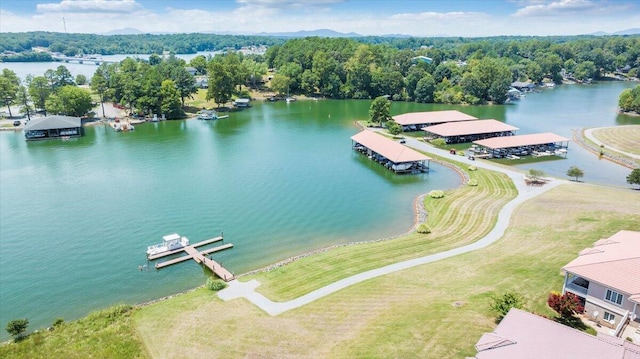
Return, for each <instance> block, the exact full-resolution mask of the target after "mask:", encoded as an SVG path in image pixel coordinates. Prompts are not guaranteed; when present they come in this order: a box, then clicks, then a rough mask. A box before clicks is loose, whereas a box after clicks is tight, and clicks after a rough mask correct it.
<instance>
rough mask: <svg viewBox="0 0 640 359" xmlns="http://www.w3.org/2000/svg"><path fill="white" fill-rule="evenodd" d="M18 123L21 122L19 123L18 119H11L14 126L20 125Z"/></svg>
mask: <svg viewBox="0 0 640 359" xmlns="http://www.w3.org/2000/svg"><path fill="white" fill-rule="evenodd" d="M20 124H21V123H20V120H15V121H13V125H14V126H20Z"/></svg>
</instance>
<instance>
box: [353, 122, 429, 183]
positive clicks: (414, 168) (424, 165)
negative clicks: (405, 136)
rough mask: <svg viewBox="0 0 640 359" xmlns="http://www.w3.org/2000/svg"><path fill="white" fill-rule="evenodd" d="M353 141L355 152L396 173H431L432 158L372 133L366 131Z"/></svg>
mask: <svg viewBox="0 0 640 359" xmlns="http://www.w3.org/2000/svg"><path fill="white" fill-rule="evenodd" d="M351 140H353V149H354V150H356V151H358V152H360V153H363V154H365V155H367V157H369V158H370V159H372V160H374V161H376V162H378V163H380V164H382V165H383V166H385V167H386V168H388V169H390V170H392V171H394V172H396V173H415V172H428V171H429V161H430V160H431V158H430V157H428V156H425V155H423V154H422V153H420V152H418V151H415V150H412V149H411V148H409V147H407V146H403V145H401V144H399V143H398V142H395V141H393V140H390V139H388V138H386V137H383V136H381V135H378V134H376V133H374V132H372V131H368V130H364V131H362V132H360V133H358V134H357V135H354V136H352V137H351Z"/></svg>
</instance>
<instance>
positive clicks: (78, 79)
mask: <svg viewBox="0 0 640 359" xmlns="http://www.w3.org/2000/svg"><path fill="white" fill-rule="evenodd" d="M86 83H87V77H86V76H85V75H83V74H78V75H76V84H77V85H78V86H82V85H85V84H86Z"/></svg>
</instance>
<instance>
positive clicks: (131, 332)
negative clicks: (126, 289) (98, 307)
mask: <svg viewBox="0 0 640 359" xmlns="http://www.w3.org/2000/svg"><path fill="white" fill-rule="evenodd" d="M132 312H133V310H132V308H131V307H129V306H124V305H119V306H114V307H112V308H109V309H105V310H102V311H97V312H94V313H91V314H90V315H88V316H87V317H85V318H82V319H80V320H77V321H74V322H69V323H63V324H62V325H60V326H57V327H56V328H55V329H54V330H53V331H51V332H49V331H41V332H38V333H33V334H31V335H29V337H27V338H26V339H24V340H22V341H21V342H19V343H15V344H13V343H12V344H9V345H2V346H0V358H29V359H37V358H148V355H147V352H146V351H145V349H144V346H143V344H142V341H140V339H139V337H138V333H137V330H136V328H135V326H134V325H133V324H132V323H131V313H132Z"/></svg>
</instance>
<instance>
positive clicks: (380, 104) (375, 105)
mask: <svg viewBox="0 0 640 359" xmlns="http://www.w3.org/2000/svg"><path fill="white" fill-rule="evenodd" d="M390 109H391V102H390V101H389V99H388V98H387V97H386V96H380V97H376V98H375V99H374V100H373V102H371V106H370V107H369V117H370V119H371V122H378V123H379V124H380V125H381V126H382V123H383V122H386V121H387V120H389V119H390V118H391V116H390V115H389V111H390Z"/></svg>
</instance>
